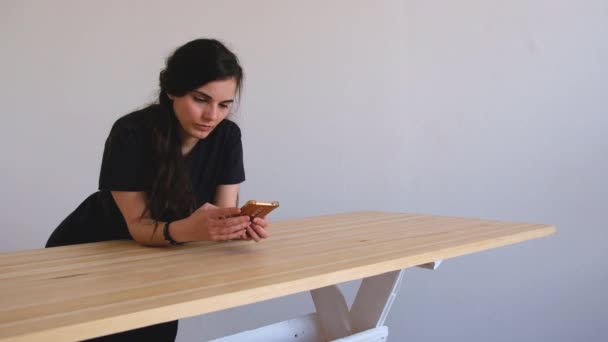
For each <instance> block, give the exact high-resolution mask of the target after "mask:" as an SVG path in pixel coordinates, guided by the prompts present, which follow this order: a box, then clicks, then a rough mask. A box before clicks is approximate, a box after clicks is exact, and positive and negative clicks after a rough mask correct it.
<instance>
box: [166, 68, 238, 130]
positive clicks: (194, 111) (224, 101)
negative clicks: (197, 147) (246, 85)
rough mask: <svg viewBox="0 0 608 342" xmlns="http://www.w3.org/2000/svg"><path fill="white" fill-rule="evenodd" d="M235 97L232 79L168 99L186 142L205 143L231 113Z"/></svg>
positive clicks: (212, 83) (171, 96) (214, 82)
mask: <svg viewBox="0 0 608 342" xmlns="http://www.w3.org/2000/svg"><path fill="white" fill-rule="evenodd" d="M235 94H236V80H234V79H233V78H231V79H227V80H222V81H212V82H209V83H207V84H205V85H203V86H201V87H200V88H198V89H195V90H192V91H189V92H188V93H186V94H185V95H183V96H173V95H169V98H170V99H171V100H173V110H174V111H175V115H176V116H177V121H179V123H180V125H181V127H182V133H183V134H184V135H183V139H184V140H191V139H192V138H194V139H205V138H206V137H207V136H209V134H210V133H211V132H212V131H213V129H214V128H215V127H217V125H219V123H220V122H222V120H224V119H225V118H226V116H228V114H229V113H230V108H231V107H232V104H233V103H234V96H235Z"/></svg>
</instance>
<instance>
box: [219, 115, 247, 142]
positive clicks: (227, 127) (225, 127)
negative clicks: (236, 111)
mask: <svg viewBox="0 0 608 342" xmlns="http://www.w3.org/2000/svg"><path fill="white" fill-rule="evenodd" d="M217 130H218V131H219V132H220V133H221V135H223V136H225V137H228V138H240V137H241V128H240V127H239V125H237V124H236V122H234V121H232V120H228V119H224V121H222V122H221V123H220V124H219V125H218V126H217Z"/></svg>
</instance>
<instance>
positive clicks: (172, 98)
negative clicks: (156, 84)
mask: <svg viewBox="0 0 608 342" xmlns="http://www.w3.org/2000/svg"><path fill="white" fill-rule="evenodd" d="M167 97H168V98H169V99H171V101H173V100H175V96H173V95H171V94H169V93H167Z"/></svg>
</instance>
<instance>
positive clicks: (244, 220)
mask: <svg viewBox="0 0 608 342" xmlns="http://www.w3.org/2000/svg"><path fill="white" fill-rule="evenodd" d="M216 223H217V224H218V225H219V226H220V227H222V228H228V227H233V226H242V225H243V224H247V225H249V224H251V220H250V219H249V216H237V217H227V218H223V219H218V220H217V222H216Z"/></svg>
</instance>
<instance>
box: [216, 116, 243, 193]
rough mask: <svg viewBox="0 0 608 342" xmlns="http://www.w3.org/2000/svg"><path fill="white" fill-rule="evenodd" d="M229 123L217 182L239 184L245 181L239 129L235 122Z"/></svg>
mask: <svg viewBox="0 0 608 342" xmlns="http://www.w3.org/2000/svg"><path fill="white" fill-rule="evenodd" d="M230 123H231V125H230V126H231V127H230V130H229V134H228V137H227V139H226V147H225V149H224V155H223V156H222V157H223V158H222V160H223V162H222V166H221V170H220V177H219V184H240V183H242V182H243V181H245V167H244V165H243V144H242V142H241V129H240V128H239V126H237V125H236V124H235V123H232V122H230Z"/></svg>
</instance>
